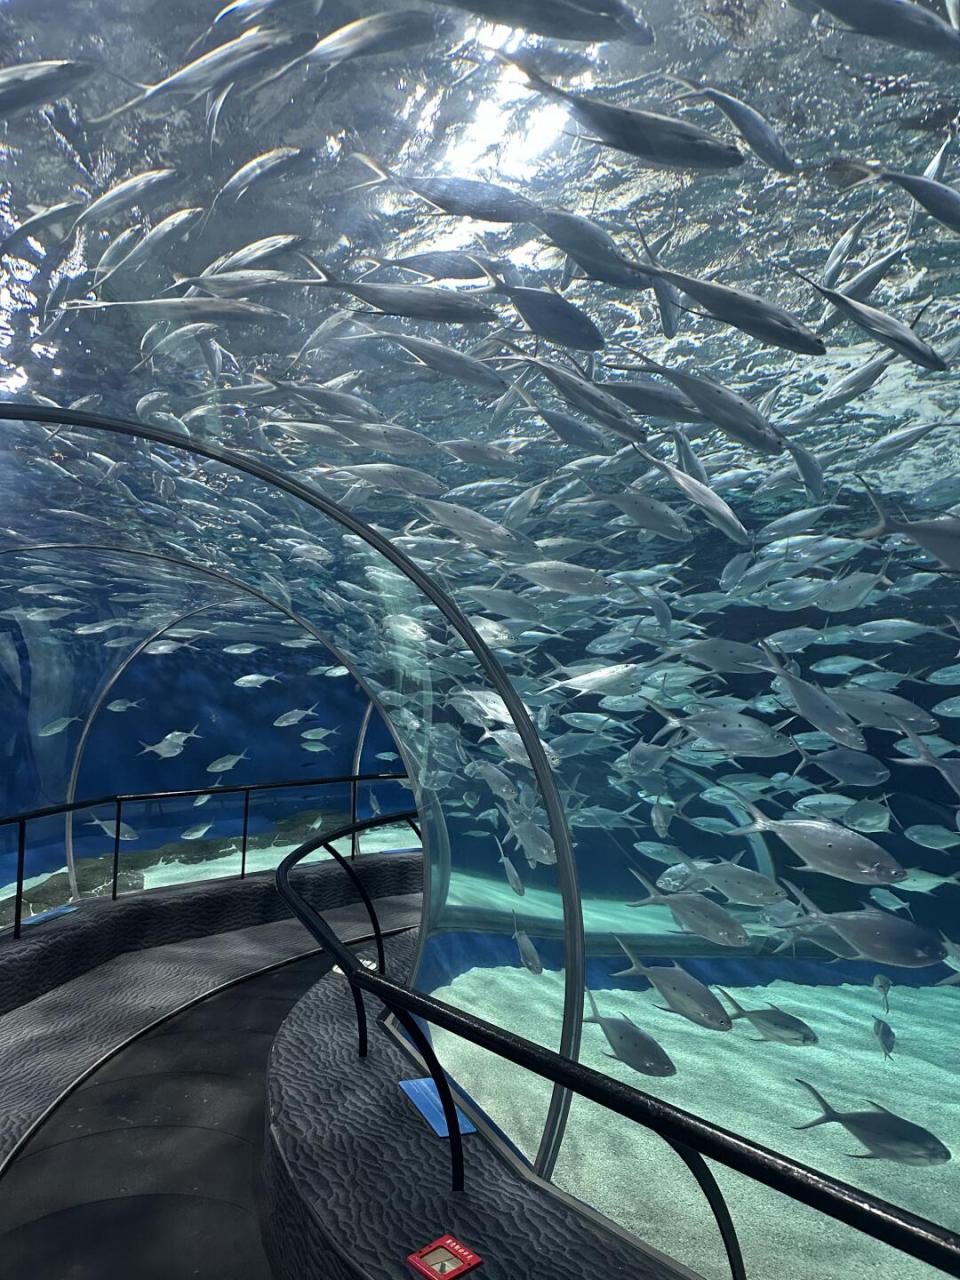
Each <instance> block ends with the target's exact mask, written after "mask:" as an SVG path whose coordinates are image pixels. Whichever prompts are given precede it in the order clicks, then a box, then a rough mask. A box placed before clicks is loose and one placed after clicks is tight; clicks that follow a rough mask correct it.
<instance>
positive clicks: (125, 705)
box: [107, 698, 960, 839]
mask: <svg viewBox="0 0 960 1280" xmlns="http://www.w3.org/2000/svg"><path fill="white" fill-rule="evenodd" d="M142 706H143V699H142V698H137V699H136V700H133V699H130V698H114V700H113V702H108V703H107V710H108V711H131V710H133V708H134V707H142ZM958 839H960V837H958Z"/></svg>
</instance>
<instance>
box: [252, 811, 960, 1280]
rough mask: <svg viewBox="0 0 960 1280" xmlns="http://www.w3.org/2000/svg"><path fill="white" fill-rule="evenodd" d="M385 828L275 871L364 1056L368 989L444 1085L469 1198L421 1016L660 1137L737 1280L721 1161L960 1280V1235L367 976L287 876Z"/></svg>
mask: <svg viewBox="0 0 960 1280" xmlns="http://www.w3.org/2000/svg"><path fill="white" fill-rule="evenodd" d="M397 818H401V819H403V818H409V815H405V814H404V815H397V817H395V819H394V820H395V821H396V820H397ZM380 821H382V819H372V820H369V821H367V822H363V823H358V824H351V826H345V827H341V828H340V829H338V830H337V831H335V832H332V833H330V834H329V835H327V836H321V837H318V838H317V839H315V840H311V841H309V842H307V843H306V844H304V845H302V846H301V847H300V848H299V849H294V850H293V851H292V852H291V853H289V854H287V856H286V857H285V858H284V859H283V861H282V862H281V864H280V865H279V867H278V868H277V871H276V879H277V888H278V890H279V892H280V894H281V896H282V897H283V898H284V900H285V901H286V903H287V904H288V906H290V908H291V909H292V910H293V912H294V913H295V915H296V916H297V917H298V919H299V920H300V921H301V922H302V923H303V924H304V925H305V926H306V928H307V929H308V930H309V931H310V932H311V933H312V934H313V936H314V937H315V938H316V939H317V941H318V942H320V943H321V944H322V945H323V946H324V947H327V948H329V949H330V951H331V953H332V954H333V955H335V956H336V958H337V962H338V964H339V965H340V968H341V969H342V970H343V973H344V974H345V976H346V978H347V980H348V982H349V984H350V989H351V993H352V995H353V1001H354V1005H355V1007H356V1010H357V1032H358V1040H359V1048H360V1056H361V1057H364V1056H366V1053H367V1023H366V1012H365V1010H364V1006H363V997H362V992H363V991H368V992H369V993H370V994H371V995H374V996H376V997H377V999H378V1000H380V1002H381V1003H382V1004H383V1005H384V1006H385V1007H386V1008H387V1009H388V1010H390V1012H391V1013H393V1014H394V1016H395V1017H396V1018H397V1019H398V1021H399V1022H400V1023H401V1025H402V1026H403V1027H404V1029H405V1030H407V1031H408V1033H409V1034H410V1035H411V1039H413V1041H414V1043H415V1044H416V1046H417V1048H418V1049H419V1050H420V1052H421V1055H422V1056H423V1059H424V1062H425V1063H426V1065H427V1068H428V1070H429V1071H430V1074H431V1076H432V1078H433V1081H434V1083H435V1085H436V1087H437V1091H438V1093H439V1096H440V1101H441V1104H442V1106H443V1110H444V1114H445V1117H446V1121H447V1128H448V1131H449V1135H450V1159H451V1167H452V1182H453V1189H454V1190H455V1191H458V1190H462V1189H463V1186H464V1160H463V1143H462V1140H461V1137H460V1128H459V1122H458V1120H457V1118H456V1104H455V1103H454V1100H453V1094H452V1091H451V1088H450V1084H449V1081H448V1080H447V1077H446V1074H445V1072H444V1071H443V1068H442V1067H441V1066H440V1064H439V1062H438V1060H437V1058H436V1055H435V1054H434V1052H433V1048H432V1046H431V1045H430V1042H429V1040H428V1039H427V1037H426V1036H425V1035H424V1033H423V1031H422V1030H421V1028H420V1027H419V1026H418V1024H417V1022H416V1019H417V1018H420V1019H422V1020H423V1021H425V1022H428V1023H430V1024H432V1025H434V1026H438V1027H443V1028H444V1030H446V1031H449V1032H452V1033H453V1034H454V1035H457V1036H460V1037H461V1038H462V1039H464V1040H468V1041H470V1042H471V1043H472V1044H475V1045H477V1046H478V1047H479V1048H482V1049H486V1050H488V1051H490V1052H491V1053H494V1054H496V1055H497V1056H498V1057H501V1058H505V1059H506V1060H507V1061H509V1062H513V1063H514V1064H515V1065H517V1066H519V1067H522V1068H524V1069H525V1070H527V1071H530V1072H533V1073H534V1074H535V1075H538V1076H541V1077H542V1078H544V1079H546V1080H550V1081H552V1082H553V1083H554V1084H555V1085H561V1086H562V1087H563V1088H565V1089H568V1090H570V1092H571V1093H575V1094H578V1095H579V1096H580V1097H583V1098H587V1099H588V1100H589V1101H591V1102H595V1103H597V1104H598V1105H599V1106H601V1107H604V1108H606V1109H607V1110H608V1111H613V1112H615V1113H616V1114H617V1115H621V1116H623V1117H624V1118H626V1119H628V1120H632V1121H634V1122H635V1123H637V1124H640V1125H643V1126H644V1128H646V1129H649V1130H651V1131H652V1132H654V1133H656V1134H657V1135H658V1136H659V1137H661V1138H662V1139H663V1140H664V1141H665V1142H666V1143H668V1144H669V1146H670V1147H671V1148H672V1149H673V1150H674V1151H675V1152H676V1153H677V1154H678V1155H679V1156H680V1157H681V1159H682V1160H683V1161H684V1163H685V1164H686V1165H687V1167H688V1169H690V1171H691V1173H693V1175H694V1177H696V1179H697V1181H698V1183H699V1185H700V1187H701V1189H702V1190H703V1192H704V1194H705V1196H706V1197H707V1199H708V1201H709V1203H710V1207H711V1209H712V1211H713V1213H714V1216H715V1218H716V1221H717V1225H718V1227H719V1230H720V1233H721V1236H722V1238H723V1243H724V1246H725V1248H726V1251H727V1257H728V1260H729V1262H730V1269H731V1272H732V1275H733V1277H734V1280H744V1278H745V1276H746V1270H745V1267H744V1263H743V1255H742V1252H741V1250H740V1245H739V1242H738V1240H737V1234H736V1229H735V1227H734V1224H733V1219H732V1217H731V1215H730V1212H729V1209H728V1208H727V1205H726V1202H725V1200H724V1197H723V1193H722V1191H721V1190H720V1187H719V1185H718V1183H717V1181H716V1179H715V1178H714V1176H713V1174H712V1173H711V1171H710V1169H709V1166H708V1165H707V1164H706V1159H710V1160H716V1161H717V1162H719V1163H720V1164H723V1165H725V1166H726V1167H727V1168H729V1169H732V1170H734V1172H736V1173H739V1174H743V1175H744V1176H746V1177H748V1178H752V1179H753V1180H754V1181H756V1182H760V1183H762V1184H763V1185H765V1186H767V1187H770V1188H771V1189H772V1190H774V1191H777V1192H779V1193H781V1194H783V1195H785V1196H787V1197H789V1198H790V1199H792V1200H796V1201H799V1202H800V1203H802V1204H805V1205H808V1206H809V1207H810V1208H813V1209H816V1210H818V1211H819V1212H820V1213H823V1214H824V1215H826V1216H827V1217H830V1218H834V1219H835V1220H836V1221H838V1222H842V1223H845V1224H846V1225H847V1226H850V1227H853V1228H855V1229H856V1230H858V1231H861V1232H863V1233H864V1234H865V1235H868V1236H871V1237H872V1238H873V1239H875V1240H879V1241H881V1242H882V1243H884V1244H887V1245H891V1246H892V1247H893V1248H895V1249H898V1250H899V1251H900V1252H902V1253H905V1254H908V1255H910V1256H911V1257H914V1258H918V1259H919V1260H920V1261H922V1262H925V1263H927V1264H929V1265H930V1266H933V1267H938V1268H940V1269H941V1270H942V1271H944V1272H945V1273H946V1274H948V1275H951V1276H958V1277H960V1236H958V1235H957V1234H956V1233H954V1232H952V1231H948V1230H947V1229H946V1228H945V1227H941V1226H939V1225H938V1224H937V1223H934V1222H930V1221H929V1220H928V1219H926V1218H921V1217H920V1216H919V1215H917V1214H913V1213H910V1212H909V1211H908V1210H905V1209H901V1208H899V1207H897V1206H895V1205H891V1204H889V1203H887V1202H886V1201H884V1200H881V1199H879V1198H878V1197H877V1196H873V1195H871V1194H870V1193H869V1192H866V1191H861V1190H860V1189H859V1188H857V1187H853V1186H851V1185H850V1184H849V1183H846V1182H842V1181H841V1180H840V1179H838V1178H833V1177H831V1176H830V1175H829V1174H824V1173H821V1172H819V1171H818V1170H816V1169H811V1168H810V1167H809V1166H808V1165H804V1164H801V1163H800V1162H799V1161H796V1160H791V1159H790V1158H789V1157H787V1156H783V1155H780V1154H779V1153H777V1152H775V1151H772V1150H771V1149H770V1148H768V1147H764V1146H762V1145H760V1144H759V1143H756V1142H752V1141H750V1140H749V1139H747V1138H742V1137H740V1136H738V1135H737V1134H735V1133H732V1132H731V1131H730V1130H728V1129H724V1128H723V1127H722V1126H720V1125H716V1124H713V1123H712V1122H711V1121H709V1120H705V1119H703V1118H701V1117H699V1116H695V1115H692V1114H691V1113H690V1112H687V1111H683V1110H681V1109H680V1108H679V1107H675V1106H672V1105H671V1104H670V1103H668V1102H662V1101H661V1100H660V1099H659V1098H655V1097H653V1096H652V1095H650V1094H647V1093H643V1092H641V1091H640V1090H639V1089H635V1088H633V1087H632V1086H630V1085H627V1084H623V1083H621V1082H620V1081H617V1080H614V1079H611V1078H610V1077H609V1076H606V1075H604V1074H603V1073H602V1072H599V1071H595V1070H594V1069H593V1068H591V1067H586V1066H583V1065H582V1064H580V1063H578V1062H574V1061H572V1060H571V1059H569V1058H565V1057H563V1056H562V1055H561V1054H558V1053H555V1052H554V1051H553V1050H552V1049H546V1048H544V1047H543V1046H542V1045H538V1044H536V1043H534V1042H533V1041H532V1040H527V1039H525V1038H524V1037H522V1036H518V1035H514V1034H513V1033H512V1032H508V1031H504V1030H503V1028H501V1027H498V1026H495V1025H494V1024H493V1023H490V1022H486V1021H484V1020H483V1019H481V1018H477V1017H475V1016H474V1015H473V1014H469V1013H464V1012H463V1011H462V1010H460V1009H455V1008H454V1007H453V1006H451V1005H448V1004H445V1003H444V1002H443V1001H440V1000H435V999H434V998H433V997H432V996H427V995H423V994H421V993H420V992H417V991H414V990H412V989H411V988H410V987H408V986H405V985H404V984H402V983H399V982H396V981H394V980H392V979H390V978H388V977H387V976H386V974H385V973H384V971H383V970H384V966H383V964H382V963H381V964H380V965H379V966H378V972H377V973H372V972H370V971H369V970H367V969H366V968H365V967H364V966H363V965H361V964H360V963H359V961H358V960H357V958H356V956H355V955H354V954H353V953H352V952H351V951H350V949H349V948H348V947H346V946H344V944H343V943H341V942H340V940H339V939H338V938H337V936H336V934H335V933H334V932H333V930H332V929H331V928H330V926H329V925H328V924H327V923H326V922H325V921H324V919H323V917H322V916H321V915H320V914H319V912H317V911H316V910H314V908H312V907H311V906H310V905H309V904H308V903H306V902H305V901H304V899H303V898H302V897H301V895H300V894H298V893H297V891H296V890H295V889H294V888H292V886H291V885H290V879H289V873H290V871H291V869H292V868H293V867H294V866H296V864H297V863H298V862H299V861H300V860H301V859H302V858H304V857H306V856H307V854H308V853H311V852H313V850H314V849H316V848H317V847H319V846H320V845H321V844H326V843H327V842H330V841H333V840H338V839H344V838H346V837H347V836H349V835H351V834H352V830H353V826H354V825H355V826H356V827H357V829H364V828H366V827H369V826H373V825H377V824H378V823H379V822H380ZM338 862H340V863H341V865H343V866H345V867H346V869H347V870H352V869H351V868H349V866H348V864H346V862H345V860H344V859H343V858H338ZM365 897H366V895H365ZM368 909H370V908H369V907H368ZM424 1045H425V1046H426V1052H424V1048H423V1046H424Z"/></svg>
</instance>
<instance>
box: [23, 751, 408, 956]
mask: <svg viewBox="0 0 960 1280" xmlns="http://www.w3.org/2000/svg"><path fill="white" fill-rule="evenodd" d="M407 780H408V779H407V774H405V773H346V774H339V775H336V776H334V777H328V778H291V779H284V780H283V781H281V782H256V783H249V784H247V785H245V786H241V785H239V784H237V785H232V786H216V787H211V786H206V787H194V788H190V789H189V790H180V791H141V792H129V793H127V794H123V795H112V796H99V797H97V798H96V799H93V800H75V801H73V802H71V803H69V804H55V805H47V806H45V807H44V808H42V809H30V810H28V811H27V812H25V813H18V814H14V815H12V816H11V817H7V818H0V828H2V827H11V826H15V827H16V828H17V879H16V896H15V899H14V917H13V936H14V938H19V937H20V936H21V934H22V931H23V895H24V880H25V878H26V861H27V827H28V824H29V823H31V822H34V821H36V820H37V819H41V818H53V817H57V816H58V815H61V814H69V813H77V812H78V811H80V810H82V809H98V808H105V807H106V806H108V805H109V806H111V807H112V809H113V867H112V874H111V885H110V897H111V898H112V899H113V900H114V901H116V899H117V896H118V892H119V888H118V887H119V879H120V845H121V841H122V838H123V837H122V832H123V808H124V805H131V804H142V803H146V802H148V801H154V800H158V801H164V800H183V799H189V798H190V797H191V796H192V797H196V796H204V795H213V796H216V797H217V798H218V799H219V797H220V796H229V795H241V796H242V797H243V824H242V829H241V836H240V878H241V879H245V878H246V875H247V846H248V842H249V835H250V797H251V795H252V794H253V793H254V792H261V791H263V792H271V791H284V790H300V789H306V788H310V787H330V786H344V785H346V784H347V783H349V784H350V813H351V816H353V815H356V813H357V807H358V804H359V788H360V785H361V784H362V783H376V782H406V781H407ZM404 816H405V815H404ZM384 817H385V818H386V820H387V821H400V820H401V818H397V817H394V816H393V815H390V814H387V815H384ZM414 817H416V814H414ZM414 829H415V830H416V831H417V836H418V838H419V835H420V832H419V830H418V829H417V828H416V827H415V828H414ZM356 848H357V847H356V845H355V844H354V846H353V850H352V852H353V854H354V855H355V854H356ZM198 883H199V881H198Z"/></svg>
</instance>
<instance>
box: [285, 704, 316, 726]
mask: <svg viewBox="0 0 960 1280" xmlns="http://www.w3.org/2000/svg"><path fill="white" fill-rule="evenodd" d="M319 705H320V704H319V703H318V702H315V703H313V705H312V706H310V707H294V709H293V710H292V711H285V712H284V713H283V715H281V716H277V718H276V720H274V722H273V724H274V728H277V729H285V728H287V727H288V726H289V725H292V724H299V723H300V721H301V720H305V719H306V718H307V716H312V715H316V709H317V707H318V706H319Z"/></svg>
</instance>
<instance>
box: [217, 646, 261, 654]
mask: <svg viewBox="0 0 960 1280" xmlns="http://www.w3.org/2000/svg"><path fill="white" fill-rule="evenodd" d="M262 649H263V645H262V644H228V645H227V647H226V648H225V649H224V651H223V652H224V653H231V654H234V653H235V654H243V655H245V656H246V655H247V654H251V653H260V651H261V650H262Z"/></svg>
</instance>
